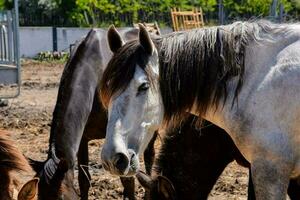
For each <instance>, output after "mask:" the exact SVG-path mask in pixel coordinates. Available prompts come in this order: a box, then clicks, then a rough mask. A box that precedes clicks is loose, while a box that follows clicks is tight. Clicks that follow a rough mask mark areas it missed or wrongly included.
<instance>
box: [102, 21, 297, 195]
mask: <svg viewBox="0 0 300 200" xmlns="http://www.w3.org/2000/svg"><path fill="white" fill-rule="evenodd" d="M277 29H278V31H279V32H280V31H281V32H280V34H278V32H276V31H275V33H274V34H273V33H269V34H267V37H264V35H262V36H261V40H259V41H257V42H253V43H251V44H249V45H247V46H246V49H245V52H246V54H245V71H244V76H243V85H242V87H241V90H240V91H239V93H238V96H237V99H236V100H234V96H235V88H236V86H237V81H238V80H237V79H236V78H232V80H231V81H229V82H228V84H227V91H228V96H227V100H226V102H225V104H224V106H223V104H222V102H221V103H219V106H218V107H217V108H216V107H214V105H210V106H209V107H208V110H207V111H206V113H205V115H203V116H200V117H203V118H204V119H206V120H208V121H211V122H212V123H214V124H216V125H218V126H219V127H221V128H223V129H225V130H226V132H227V133H229V135H230V136H231V138H232V139H233V141H234V142H235V144H236V145H237V147H238V149H239V150H240V151H241V153H242V154H243V155H244V156H245V158H246V159H247V160H248V161H249V162H250V163H251V171H252V175H253V183H254V188H255V193H256V198H257V199H263V200H265V199H284V198H285V196H286V193H287V186H288V181H289V179H290V178H298V179H299V178H300V51H299V50H300V25H283V26H282V28H281V27H279V26H277ZM142 31H143V30H142ZM140 34H141V35H142V34H145V33H140ZM256 38H257V39H260V36H259V33H258V36H257V37H256ZM144 40H147V37H145V36H144V35H142V36H140V43H141V46H143V47H144V48H149V47H150V48H151V45H152V48H154V51H153V52H154V53H152V57H156V58H157V55H156V56H155V54H156V50H155V47H154V45H153V43H152V42H151V41H144ZM143 43H146V44H143ZM149 52H151V51H149ZM153 54H154V55H153ZM150 60H151V59H150ZM152 61H153V60H152ZM147 67H150V68H151V71H152V72H153V73H154V74H156V76H154V77H155V79H158V77H159V76H158V73H159V72H158V68H159V67H158V62H157V61H156V62H155V61H153V62H152V63H149V64H148V65H147ZM144 82H148V83H149V80H148V76H147V74H146V72H145V70H142V69H141V68H140V67H139V66H138V65H136V69H135V72H134V76H133V78H132V80H131V81H130V83H129V85H128V87H126V88H125V90H124V91H122V92H121V93H120V94H119V95H118V96H116V97H114V98H112V99H110V102H109V115H110V117H109V118H111V117H112V116H113V118H114V120H110V119H109V122H108V129H107V137H110V138H107V139H106V144H105V146H104V148H103V152H102V156H103V158H104V160H105V161H107V160H109V159H108V158H107V157H110V154H112V153H115V152H116V151H115V150H114V149H115V148H116V147H121V148H122V149H123V150H120V151H125V152H126V151H128V150H124V149H126V148H127V149H134V148H132V147H130V145H132V144H136V145H138V146H140V148H142V146H143V145H144V144H143V142H145V141H147V139H145V138H147V137H145V136H146V135H147V132H148V130H152V129H156V128H157V126H159V124H160V123H161V120H162V117H161V113H163V112H164V110H163V106H162V105H161V104H162V103H161V96H160V92H159V90H158V91H157V90H155V89H153V88H151V87H150V89H149V91H148V92H146V93H145V95H136V91H137V90H138V88H139V86H140V85H141V84H142V83H144ZM155 83H156V82H155ZM187 90H188V88H187ZM222 100H223V99H221V100H219V101H222ZM233 100H234V101H233ZM232 102H234V104H232ZM195 105H196V103H195ZM125 108H126V109H127V110H126V111H124V109H125ZM119 110H123V111H124V112H119ZM196 110H197V109H192V111H191V112H192V113H193V114H198V113H197V111H196ZM120 113H122V114H120ZM131 119H133V120H131ZM116 122H118V123H116ZM145 125H146V127H145ZM129 132H130V134H131V135H130V134H129ZM123 133H124V134H123ZM122 134H123V135H122ZM148 134H149V133H148ZM121 135H122V137H123V138H126V139H125V140H123V141H121V140H118V142H117V143H120V144H116V141H117V140H116V138H120V136H121ZM132 135H136V137H137V138H138V140H139V141H138V142H135V143H134V142H133V143H132V142H129V141H128V139H127V138H129V137H133V136H132ZM124 141H125V142H124ZM126 145H127V147H126ZM135 153H136V154H138V152H135ZM125 154H128V153H125ZM107 155H108V156H107ZM106 156H107V157H106ZM111 172H112V173H114V172H113V170H111ZM125 175H126V174H125ZM299 180H300V179H299Z"/></svg>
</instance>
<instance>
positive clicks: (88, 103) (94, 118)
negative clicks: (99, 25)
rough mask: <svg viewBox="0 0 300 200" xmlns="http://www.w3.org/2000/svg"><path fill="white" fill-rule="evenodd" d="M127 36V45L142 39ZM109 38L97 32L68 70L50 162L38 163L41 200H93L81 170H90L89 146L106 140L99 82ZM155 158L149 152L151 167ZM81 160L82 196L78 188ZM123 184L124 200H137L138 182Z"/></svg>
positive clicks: (125, 180) (62, 84)
mask: <svg viewBox="0 0 300 200" xmlns="http://www.w3.org/2000/svg"><path fill="white" fill-rule="evenodd" d="M121 32H122V34H123V35H124V37H125V38H126V39H133V38H134V37H137V33H138V31H137V29H124V30H121ZM106 34H107V33H106V31H103V30H91V31H90V32H89V33H88V35H87V36H86V37H85V38H84V39H83V40H81V41H79V42H78V43H77V44H76V45H75V47H74V49H73V51H72V54H71V56H70V59H69V61H68V63H67V64H66V66H65V69H64V71H63V74H62V77H61V82H60V86H59V91H58V97H57V102H56V106H55V109H54V112H53V119H52V124H51V133H50V141H49V153H48V158H47V160H46V161H45V162H37V161H32V166H33V168H34V169H35V171H36V172H37V176H38V177H39V178H40V183H39V199H43V200H45V199H59V198H63V199H70V200H76V199H79V198H80V199H83V200H86V199H88V190H89V187H90V178H91V177H90V174H89V172H88V170H85V171H84V170H83V168H82V167H81V166H88V161H89V157H88V142H89V141H90V140H93V139H103V138H105V135H106V124H107V114H106V112H105V111H104V110H103V109H102V106H101V102H100V100H99V98H98V82H99V80H100V79H101V77H102V73H103V70H104V68H105V67H106V64H107V62H108V60H109V59H110V57H111V52H110V50H109V48H108V45H107V39H106ZM152 145H153V143H152ZM153 154H154V153H153V147H152V148H149V149H148V150H146V152H145V155H146V156H145V162H146V163H150V165H149V166H151V165H152V164H151V161H152V160H153V159H152V158H151V156H152V157H153ZM76 156H77V161H78V166H79V167H78V169H79V177H78V178H79V186H80V195H79V194H78V192H77V191H76V189H75V188H74V186H73V177H74V175H73V173H74V166H75V161H76ZM150 168H151V167H148V171H149V170H150ZM121 181H122V183H123V185H124V187H125V188H124V193H123V194H124V197H127V198H129V199H135V197H134V179H133V178H121Z"/></svg>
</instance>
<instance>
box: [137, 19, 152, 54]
mask: <svg viewBox="0 0 300 200" xmlns="http://www.w3.org/2000/svg"><path fill="white" fill-rule="evenodd" d="M139 29H140V32H139V41H140V45H141V46H142V47H143V48H144V50H145V51H146V52H147V53H148V54H150V55H152V54H153V53H154V50H155V46H154V43H153V41H152V40H151V38H150V35H149V33H148V31H147V30H146V27H145V26H144V25H143V24H141V23H139Z"/></svg>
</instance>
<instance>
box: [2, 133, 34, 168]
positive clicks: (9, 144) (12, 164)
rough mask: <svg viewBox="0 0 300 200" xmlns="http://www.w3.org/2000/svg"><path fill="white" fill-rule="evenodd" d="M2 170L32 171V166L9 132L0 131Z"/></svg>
mask: <svg viewBox="0 0 300 200" xmlns="http://www.w3.org/2000/svg"><path fill="white" fill-rule="evenodd" d="M0 170H1V171H2V172H3V171H7V172H10V171H26V172H28V171H30V170H31V167H30V165H29V163H28V161H27V160H26V158H25V157H24V156H23V154H22V153H21V152H20V151H19V150H18V148H17V147H16V146H15V145H14V143H13V141H12V140H11V139H10V138H9V134H8V133H7V132H5V131H0Z"/></svg>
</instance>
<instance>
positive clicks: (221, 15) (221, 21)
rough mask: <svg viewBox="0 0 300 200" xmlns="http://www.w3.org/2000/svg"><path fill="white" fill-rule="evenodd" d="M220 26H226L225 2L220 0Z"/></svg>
mask: <svg viewBox="0 0 300 200" xmlns="http://www.w3.org/2000/svg"><path fill="white" fill-rule="evenodd" d="M219 24H220V25H222V24H224V6H223V0H219Z"/></svg>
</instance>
